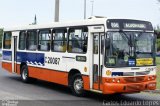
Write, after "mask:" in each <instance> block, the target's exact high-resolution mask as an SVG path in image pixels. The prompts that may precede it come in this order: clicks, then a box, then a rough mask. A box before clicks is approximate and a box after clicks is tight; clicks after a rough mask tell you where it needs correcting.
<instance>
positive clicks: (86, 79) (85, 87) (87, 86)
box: [82, 75, 90, 91]
mask: <svg viewBox="0 0 160 106" xmlns="http://www.w3.org/2000/svg"><path fill="white" fill-rule="evenodd" d="M82 78H83V81H84V89H85V90H88V91H89V90H90V88H89V85H90V83H89V76H87V75H83V76H82Z"/></svg>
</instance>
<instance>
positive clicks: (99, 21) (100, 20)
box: [4, 16, 152, 32]
mask: <svg viewBox="0 0 160 106" xmlns="http://www.w3.org/2000/svg"><path fill="white" fill-rule="evenodd" d="M107 20H121V21H122V20H124V21H126V20H129V21H137V22H146V23H150V22H149V21H142V20H133V19H119V18H118V19H117V18H106V17H101V16H93V17H90V18H88V19H85V20H78V21H66V22H65V21H64V22H63V21H61V22H54V23H51V24H44V25H27V26H19V27H12V28H4V31H6V32H7V31H22V30H34V29H47V28H58V27H71V26H86V25H107ZM151 27H152V25H151Z"/></svg>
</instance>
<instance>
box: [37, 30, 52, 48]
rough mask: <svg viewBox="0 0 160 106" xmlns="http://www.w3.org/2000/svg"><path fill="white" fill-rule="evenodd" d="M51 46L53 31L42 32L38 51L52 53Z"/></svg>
mask: <svg viewBox="0 0 160 106" xmlns="http://www.w3.org/2000/svg"><path fill="white" fill-rule="evenodd" d="M50 45H51V31H50V30H44V31H40V32H39V44H38V50H40V51H50Z"/></svg>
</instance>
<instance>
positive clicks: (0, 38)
mask: <svg viewBox="0 0 160 106" xmlns="http://www.w3.org/2000/svg"><path fill="white" fill-rule="evenodd" d="M2 35H3V29H0V48H2Z"/></svg>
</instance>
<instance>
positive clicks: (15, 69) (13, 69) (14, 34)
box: [11, 32, 19, 73]
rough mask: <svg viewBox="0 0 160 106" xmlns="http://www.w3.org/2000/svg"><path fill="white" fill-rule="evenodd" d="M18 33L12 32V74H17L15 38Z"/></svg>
mask: <svg viewBox="0 0 160 106" xmlns="http://www.w3.org/2000/svg"><path fill="white" fill-rule="evenodd" d="M18 34H19V32H12V47H11V48H12V73H17V55H16V54H17V36H18Z"/></svg>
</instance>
